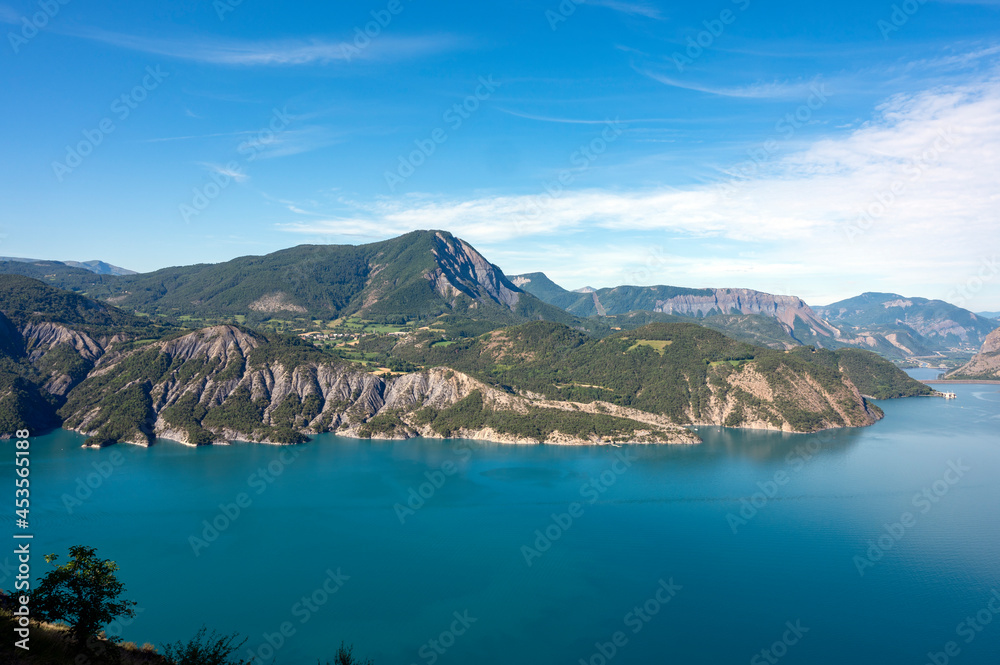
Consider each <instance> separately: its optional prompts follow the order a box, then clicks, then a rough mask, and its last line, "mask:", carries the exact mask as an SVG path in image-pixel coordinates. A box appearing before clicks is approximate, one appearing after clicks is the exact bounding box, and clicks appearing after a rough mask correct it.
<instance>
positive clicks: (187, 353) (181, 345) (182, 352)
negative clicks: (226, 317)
mask: <svg viewBox="0 0 1000 665" xmlns="http://www.w3.org/2000/svg"><path fill="white" fill-rule="evenodd" d="M260 344H261V340H260V339H259V338H258V337H257V336H256V335H253V334H252V333H249V332H246V331H245V330H241V329H240V328H237V327H236V326H214V327H212V328H205V329H203V330H199V331H197V332H193V333H191V334H189V335H184V336H183V337H178V338H177V339H174V340H170V341H168V342H163V343H162V344H161V345H160V348H161V350H162V352H163V353H165V354H167V355H169V356H170V357H172V358H180V359H182V360H190V359H191V358H194V357H195V356H206V357H208V358H216V357H221V358H228V357H229V354H230V352H231V351H233V350H236V351H237V352H238V353H239V355H240V356H241V357H245V356H247V355H248V354H249V353H250V351H252V350H253V349H256V348H257V347H258V346H260Z"/></svg>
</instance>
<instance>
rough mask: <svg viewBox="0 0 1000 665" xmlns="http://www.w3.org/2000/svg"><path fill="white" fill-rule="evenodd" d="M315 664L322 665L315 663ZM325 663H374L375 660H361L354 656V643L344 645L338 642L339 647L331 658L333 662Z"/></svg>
mask: <svg viewBox="0 0 1000 665" xmlns="http://www.w3.org/2000/svg"><path fill="white" fill-rule="evenodd" d="M316 665H322V664H321V663H317V664H316ZM326 665H375V661H374V660H372V659H371V658H369V659H368V660H361V659H360V658H355V657H354V645H353V644H352V645H351V646H349V647H348V646H344V643H343V642H341V643H340V648H339V649H337V655H336V656H335V657H334V659H333V663H332V664H331V663H327V664H326Z"/></svg>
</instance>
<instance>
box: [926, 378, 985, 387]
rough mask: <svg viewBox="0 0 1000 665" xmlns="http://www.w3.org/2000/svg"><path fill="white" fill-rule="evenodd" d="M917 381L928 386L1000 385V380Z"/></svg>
mask: <svg viewBox="0 0 1000 665" xmlns="http://www.w3.org/2000/svg"><path fill="white" fill-rule="evenodd" d="M917 381H920V383H926V384H928V385H931V384H939V383H944V384H948V383H954V384H963V383H965V384H976V383H982V384H985V385H994V386H996V385H1000V380H998V379H978V380H976V379H917Z"/></svg>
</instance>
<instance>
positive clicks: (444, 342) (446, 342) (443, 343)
mask: <svg viewBox="0 0 1000 665" xmlns="http://www.w3.org/2000/svg"><path fill="white" fill-rule="evenodd" d="M454 343H455V340H453V339H439V340H438V341H436V342H434V343H433V344H431V348H432V349H433V348H438V349H444V348H447V347H449V346H451V345H452V344H454Z"/></svg>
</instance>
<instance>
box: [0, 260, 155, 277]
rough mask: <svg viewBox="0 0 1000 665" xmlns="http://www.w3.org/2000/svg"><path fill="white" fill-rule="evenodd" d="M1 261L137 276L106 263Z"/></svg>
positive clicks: (135, 273) (100, 273)
mask: <svg viewBox="0 0 1000 665" xmlns="http://www.w3.org/2000/svg"><path fill="white" fill-rule="evenodd" d="M0 261H14V262H17V263H34V264H62V265H65V266H69V267H70V268H80V269H82V270H86V271H88V272H92V273H94V274H95V275H137V274H138V273H137V272H136V271H134V270H129V269H127V268H121V267H119V266H115V265H111V264H110V263H107V262H105V261H97V260H94V261H43V260H40V259H24V258H19V257H16V256H0Z"/></svg>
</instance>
